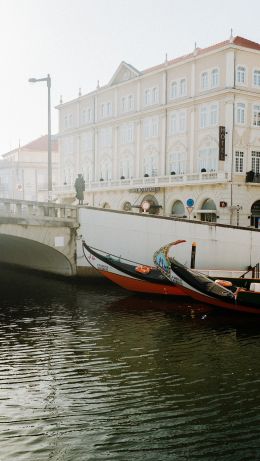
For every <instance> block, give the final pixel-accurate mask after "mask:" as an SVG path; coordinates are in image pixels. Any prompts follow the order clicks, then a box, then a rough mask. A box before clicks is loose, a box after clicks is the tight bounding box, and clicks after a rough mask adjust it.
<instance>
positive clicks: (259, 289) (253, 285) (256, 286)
mask: <svg viewBox="0 0 260 461" xmlns="http://www.w3.org/2000/svg"><path fill="white" fill-rule="evenodd" d="M250 291H257V292H259V293H260V283H255V282H254V283H250Z"/></svg>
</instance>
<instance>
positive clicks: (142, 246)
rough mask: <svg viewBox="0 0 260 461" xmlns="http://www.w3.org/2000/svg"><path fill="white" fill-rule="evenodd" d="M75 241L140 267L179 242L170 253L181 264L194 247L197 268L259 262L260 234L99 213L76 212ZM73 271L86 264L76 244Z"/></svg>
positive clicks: (89, 210)
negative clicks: (75, 265) (171, 244)
mask: <svg viewBox="0 0 260 461" xmlns="http://www.w3.org/2000/svg"><path fill="white" fill-rule="evenodd" d="M79 222H80V227H79V229H78V235H81V236H82V238H83V239H85V240H86V242H88V243H89V244H90V245H91V246H93V247H95V248H99V249H101V250H104V251H107V252H109V253H111V254H114V255H118V256H122V257H124V258H127V259H131V260H134V261H138V262H141V263H144V264H152V257H153V253H154V252H155V251H156V250H157V249H158V248H159V247H160V246H162V245H164V244H166V243H168V242H171V241H174V240H177V239H184V240H186V242H187V243H184V244H181V245H178V246H176V247H175V248H174V254H175V256H176V258H177V259H179V260H180V261H181V262H183V263H185V264H188V265H190V258H191V246H192V243H193V242H196V245H197V250H196V268H198V269H199V268H200V269H228V270H246V269H247V267H248V266H254V265H255V264H256V263H258V262H260V231H259V230H257V229H252V228H241V227H233V226H232V227H231V226H225V225H221V224H220V225H218V224H208V223H202V222H198V221H188V220H185V219H183V220H180V219H174V218H167V217H158V216H151V215H148V214H147V215H145V214H136V213H127V212H121V211H112V210H105V209H100V208H91V207H82V208H80V209H79ZM77 255H78V258H77V261H78V262H77V265H78V269H79V273H80V271H82V273H83V272H84V269H87V267H88V264H87V262H86V260H85V258H84V256H83V254H82V246H81V240H80V239H79V240H78V249H77Z"/></svg>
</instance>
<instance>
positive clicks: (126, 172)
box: [119, 155, 133, 179]
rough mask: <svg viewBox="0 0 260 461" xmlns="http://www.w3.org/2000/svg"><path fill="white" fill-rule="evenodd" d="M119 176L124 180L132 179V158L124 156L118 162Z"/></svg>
mask: <svg viewBox="0 0 260 461" xmlns="http://www.w3.org/2000/svg"><path fill="white" fill-rule="evenodd" d="M119 176H120V177H122V176H123V177H124V178H125V179H128V178H131V177H133V158H132V157H130V156H129V155H125V156H124V157H123V158H122V159H121V161H120V167H119Z"/></svg>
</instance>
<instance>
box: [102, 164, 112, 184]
mask: <svg viewBox="0 0 260 461" xmlns="http://www.w3.org/2000/svg"><path fill="white" fill-rule="evenodd" d="M111 178H112V162H111V160H109V159H106V160H103V161H102V163H101V169H100V179H103V180H104V181H109V180H110V179H111Z"/></svg>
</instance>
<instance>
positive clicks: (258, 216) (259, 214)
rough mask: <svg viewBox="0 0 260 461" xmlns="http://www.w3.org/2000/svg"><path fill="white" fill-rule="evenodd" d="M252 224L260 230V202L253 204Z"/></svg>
mask: <svg viewBox="0 0 260 461" xmlns="http://www.w3.org/2000/svg"><path fill="white" fill-rule="evenodd" d="M250 221H251V222H250V224H251V226H253V227H256V228H258V229H259V228H260V200H257V201H256V202H254V203H253V205H252V207H251V220H250Z"/></svg>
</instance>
